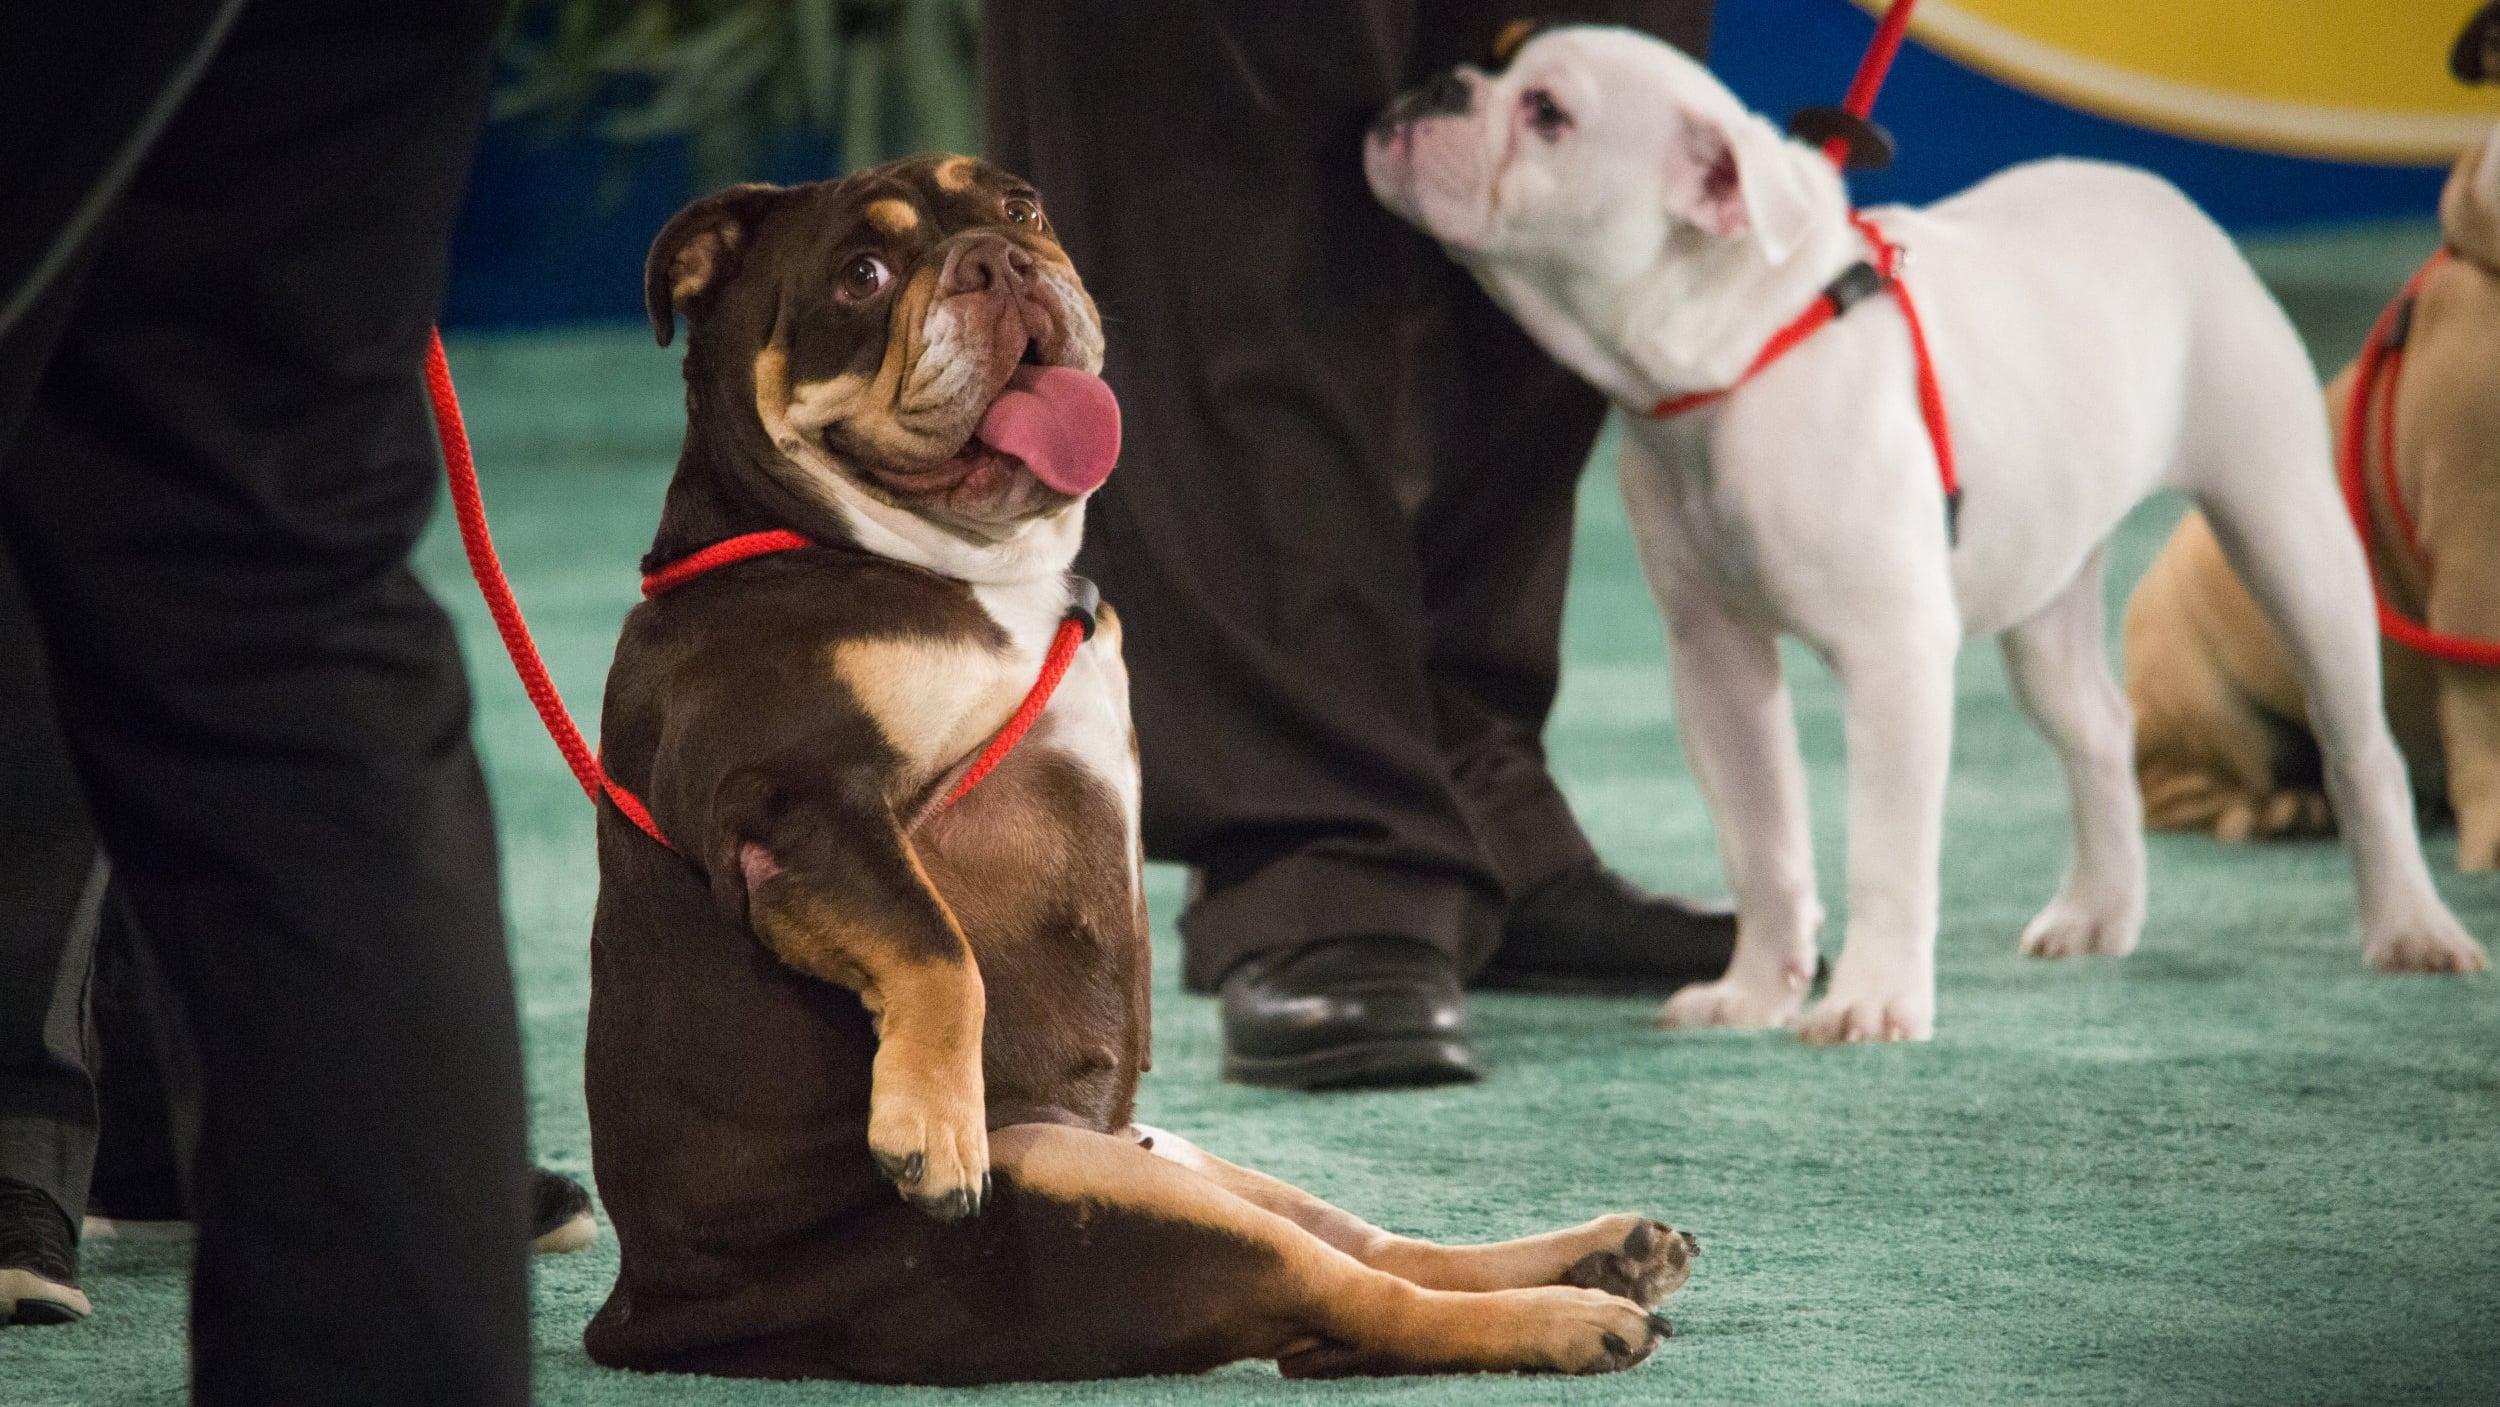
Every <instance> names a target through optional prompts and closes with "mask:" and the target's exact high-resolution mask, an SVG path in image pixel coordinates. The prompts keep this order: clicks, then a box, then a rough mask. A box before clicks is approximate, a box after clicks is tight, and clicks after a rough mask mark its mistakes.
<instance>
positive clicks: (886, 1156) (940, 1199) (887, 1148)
mask: <svg viewBox="0 0 2500 1407" xmlns="http://www.w3.org/2000/svg"><path fill="white" fill-rule="evenodd" d="M869 1104H870V1108H869V1115H868V1151H869V1152H870V1153H871V1154H873V1155H874V1156H875V1157H876V1160H877V1168H878V1170H879V1171H881V1172H883V1173H884V1174H885V1176H886V1179H887V1180H888V1181H890V1182H892V1183H893V1184H894V1187H895V1190H896V1191H899V1192H901V1193H902V1194H903V1200H905V1201H907V1202H909V1203H911V1204H912V1205H913V1206H914V1207H917V1208H919V1209H920V1210H921V1211H923V1212H925V1213H927V1214H928V1215H930V1216H932V1217H935V1218H937V1219H938V1220H939V1221H960V1220H962V1219H963V1218H965V1217H968V1216H972V1215H974V1214H975V1213H977V1212H979V1211H980V1210H981V1203H982V1202H983V1201H984V1200H985V1199H986V1198H987V1197H988V1196H989V1189H990V1138H989V1130H988V1129H987V1127H985V1126H984V1124H983V1109H982V1104H981V1101H980V1100H979V1099H977V1098H976V1099H973V1100H972V1101H971V1102H970V1107H969V1108H965V1107H962V1106H961V1105H960V1104H959V1103H948V1104H938V1103H932V1102H929V1101H926V1100H923V1099H919V1098H916V1097H913V1096H910V1095H905V1094H901V1093H887V1092H885V1091H883V1090H880V1091H879V1092H877V1093H876V1094H875V1095H873V1096H871V1098H870V1101H869Z"/></svg>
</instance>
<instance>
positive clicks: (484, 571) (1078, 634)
mask: <svg viewBox="0 0 2500 1407" xmlns="http://www.w3.org/2000/svg"><path fill="white" fill-rule="evenodd" d="M425 389H426V394H427V396H428V397H429V398H430V399H431V400H432V401H433V404H434V433H435V436H436V438H437V439H438V440H440V442H441V444H442V448H443V477H444V478H445V479H446V480H448V481H449V483H450V485H451V508H452V517H453V518H454V520H455V521H457V522H458V524H459V526H460V546H461V548H462V549H463V550H464V551H465V552H467V554H468V558H469V575H470V576H472V577H474V578H476V580H477V590H478V595H480V596H482V597H484V598H485V600H486V611H487V614H489V615H491V616H493V617H494V619H495V633H496V634H497V635H500V636H501V637H503V648H504V653H505V654H506V655H508V656H510V657H511V659H512V670H513V672H514V673H515V674H518V675H519V676H520V677H521V688H522V690H523V691H524V692H526V693H527V694H528V695H529V699H530V706H531V707H533V708H535V709H537V710H538V720H539V722H541V723H543V724H545V725H546V728H547V736H548V737H549V738H551V739H553V740H554V741H555V745H556V751H558V752H560V753H562V754H564V765H565V766H567V767H569V768H571V769H572V772H573V779H574V780H575V781H577V782H579V783H580V784H581V788H582V792H583V794H584V795H586V796H588V797H589V798H590V799H591V801H592V802H593V803H594V804H595V803H597V801H598V800H599V798H600V797H602V796H604V797H606V798H607V799H608V800H609V801H610V802H611V803H612V804H614V805H615V807H616V809H617V811H618V813H619V814H621V815H623V816H624V817H625V819H626V820H628V821H630V822H632V823H633V825H634V828H635V829H636V830H639V831H641V832H642V833H643V834H644V835H647V836H649V837H651V838H652V839H653V840H656V841H658V842H659V843H660V844H661V845H664V846H666V847H667V848H669V849H670V850H675V849H676V848H677V847H676V845H675V844H674V843H672V842H671V841H670V840H669V838H668V836H667V835H666V834H665V833H664V832H662V831H661V829H660V826H659V823H658V822H657V821H654V820H652V819H651V810H650V808H649V807H647V806H645V805H643V803H642V798H641V797H638V796H636V795H634V794H633V793H632V792H631V791H628V790H626V789H625V788H624V787H623V786H622V785H620V784H619V783H618V782H617V781H616V779H615V778H613V777H610V776H609V775H608V774H607V769H606V768H605V767H603V766H601V765H600V762H599V757H598V755H597V754H596V753H594V752H592V751H591V749H590V744H589V742H588V741H586V740H585V739H584V738H583V737H582V730H581V728H580V727H579V726H578V725H576V724H575V723H574V722H573V716H572V715H571V714H570V713H567V712H566V711H565V708H564V699H563V698H562V696H560V695H559V694H557V693H556V685H555V680H554V679H553V678H551V677H549V675H548V673H547V663H546V661H545V660H544V659H541V658H540V657H539V653H538V644H537V642H536V641H535V640H532V639H531V638H530V631H529V625H528V623H527V622H525V621H523V620H522V619H521V606H520V603H519V602H518V601H516V600H514V599H513V596H512V583H511V582H510V581H508V580H506V579H505V577H504V571H503V562H502V559H500V558H499V557H497V556H496V555H495V539H494V535H493V534H492V533H490V532H488V531H487V527H486V499H485V495H484V494H483V493H482V492H481V491H480V490H479V488H478V481H477V460H476V458H475V457H474V456H473V455H472V454H471V453H470V450H469V431H468V427H467V425H466V424H465V423H464V422H463V421H462V420H461V418H460V397H459V394H458V393H457V392H456V391H455V390H454V389H453V387H452V384H451V364H450V362H449V361H447V360H446V359H445V358H444V356H443V338H442V334H441V333H439V332H437V333H433V334H431V336H430V340H429V341H428V343H427V346H426V352H425ZM814 545H815V544H814V543H812V542H810V541H809V540H808V539H807V538H805V537H803V536H801V535H800V534H798V533H794V532H790V531H788V530H786V529H774V530H772V531H770V532H755V533H744V534H741V535H739V536H737V537H733V538H728V539H725V540H723V541H720V542H716V543H713V544H712V545H711V546H709V547H706V548H704V549H702V550H701V551H699V552H695V553H691V554H689V555H687V556H685V557H681V558H679V559H677V560H676V561H674V562H670V563H668V564H667V565H665V566H663V567H661V568H660V569H659V570H658V571H655V572H653V573H651V574H650V575H648V576H646V577H644V578H643V579H642V594H643V597H644V598H645V599H646V600H647V599H649V598H651V597H654V596H658V595H661V594H662V593H664V592H668V591H673V590H675V589H677V588H678V587H680V586H683V585H685V584H686V583H687V582H690V581H692V580H694V579H695V578H697V577H699V576H702V575H703V574H704V573H706V572H713V571H718V570H720V569H721V568H722V567H726V566H729V565H731V564H733V563H737V562H744V561H747V560H749V559H751V558H755V557H762V556H767V555H770V554H772V553H776V552H793V551H797V550H798V549H800V548H804V547H812V546H814ZM1094 611H1095V597H1094V592H1093V587H1092V585H1091V584H1090V583H1086V582H1083V581H1080V582H1079V583H1078V590H1077V598H1076V601H1075V602H1074V603H1073V604H1072V605H1071V606H1070V607H1069V610H1068V618H1067V619H1065V620H1063V621H1061V622H1060V623H1059V629H1058V631H1057V633H1056V634H1054V635H1053V636H1052V637H1051V642H1050V651H1049V653H1048V654H1046V655H1045V656H1043V659H1042V671H1041V675H1040V677H1038V678H1036V679H1035V680H1034V681H1033V687H1032V688H1031V689H1029V690H1027V691H1026V693H1025V696H1024V701H1023V702H1022V703H1020V704H1018V705H1017V706H1016V711H1015V713H1014V714H1013V715H1012V716H1010V717H1009V718H1008V720H1007V722H1006V725H1005V726H1004V727H1001V728H1000V729H999V730H998V731H997V732H996V733H994V734H992V735H991V737H990V740H989V743H988V745H987V746H985V747H983V748H982V749H981V752H980V755H979V756H977V757H975V758H974V759H973V760H972V764H971V765H970V766H969V767H967V768H966V769H965V770H964V774H963V776H962V777H961V778H960V779H959V780H957V781H956V783H955V785H954V786H953V787H951V788H949V789H948V790H947V792H946V794H945V795H944V796H942V797H940V798H938V799H937V801H935V802H934V803H932V804H931V805H929V806H928V807H927V808H926V809H924V810H923V811H922V812H921V813H920V815H919V816H918V817H917V818H916V819H915V821H914V824H915V825H916V824H918V823H919V822H920V821H925V820H927V819H928V818H929V817H931V816H934V815H936V814H938V813H939V812H941V811H944V810H945V809H946V808H947V807H949V806H952V805H954V804H955V803H956V802H958V801H960V800H962V799H963V797H964V794H965V793H966V792H969V791H971V790H972V789H973V787H975V786H977V785H979V784H980V782H981V779H982V778H984V777H987V776H988V775H989V774H990V773H991V772H993V771H996V770H997V768H998V764H999V763H1000V762H1002V761H1004V760H1005V759H1006V756H1007V754H1008V753H1010V752H1012V751H1014V750H1015V746H1016V744H1017V743H1019V742H1022V741H1023V740H1024V735H1025V734H1027V733H1029V732H1031V731H1032V730H1033V725H1034V724H1035V723H1036V722H1038V721H1040V719H1041V716H1042V711H1043V710H1044V709H1046V708H1048V707H1049V706H1050V699H1051V695H1052V694H1054V693H1056V692H1057V691H1058V688H1059V683H1060V681H1061V680H1062V679H1065V678H1066V677H1067V673H1068V667H1069V665H1070V664H1072V663H1074V662H1075V659H1076V652H1077V650H1078V648H1079V647H1081V646H1082V645H1083V644H1084V643H1085V642H1086V641H1087V640H1088V639H1090V638H1092V636H1093V633H1094Z"/></svg>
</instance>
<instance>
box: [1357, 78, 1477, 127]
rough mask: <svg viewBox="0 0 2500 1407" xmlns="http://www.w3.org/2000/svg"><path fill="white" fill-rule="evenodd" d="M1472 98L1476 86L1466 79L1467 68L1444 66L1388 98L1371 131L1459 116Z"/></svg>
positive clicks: (1471, 104) (1467, 107) (1473, 103)
mask: <svg viewBox="0 0 2500 1407" xmlns="http://www.w3.org/2000/svg"><path fill="white" fill-rule="evenodd" d="M1475 101H1476V85H1475V84H1474V83H1473V82H1471V81H1469V79H1468V75H1467V70H1465V69H1463V68H1451V69H1444V70H1442V71H1441V72H1439V73H1437V74H1434V75H1433V76H1432V77H1431V78H1429V79H1427V80H1425V81H1424V82H1422V83H1419V84H1417V85H1416V86H1414V87H1412V88H1409V89H1407V90H1406V91H1405V92H1403V93H1400V94H1398V95H1397V97H1396V98H1394V99H1392V100H1391V101H1390V103H1389V106H1388V108H1387V109H1386V110H1384V111H1383V112H1382V113H1381V114H1380V120H1379V121H1377V122H1375V123H1373V124H1372V130H1373V131H1375V132H1382V133H1386V132H1388V131H1389V130H1390V129H1392V128H1395V127H1399V126H1401V125H1403V124H1405V123H1409V122H1413V121H1416V120H1418V119H1420V118H1426V117H1456V116H1462V115H1464V114H1465V113H1466V112H1467V110H1468V109H1469V108H1471V107H1473V106H1475Z"/></svg>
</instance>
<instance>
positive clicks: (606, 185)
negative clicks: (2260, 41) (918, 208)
mask: <svg viewBox="0 0 2500 1407" xmlns="http://www.w3.org/2000/svg"><path fill="white" fill-rule="evenodd" d="M2374 2H2376V3H2385V2H2386V0H2374ZM1535 8H1536V7H1535V6H1534V5H1523V9H1528V10H1533V9H1535ZM1566 8H1567V7H1566ZM1872 29H1873V21H1872V20H1870V19H1869V18H1868V17H1867V15H1866V14H1865V13H1864V12H1862V11H1860V10H1858V9H1856V8H1855V7H1853V6H1851V5H1850V4H1848V3H1847V0H1723V3H1721V4H1720V6H1719V12H1718V20H1717V34H1716V38H1715V39H1714V41H1713V44H1712V51H1711V56H1710V58H1711V66H1712V67H1713V68H1714V69H1716V70H1717V71H1718V72H1719V74H1720V76H1721V77H1723V78H1724V79H1726V81H1727V83H1728V85H1729V86H1730V87H1732V88H1734V89H1735V90H1736V92H1737V93H1738V94H1740V95H1741V96H1743V97H1744V99H1745V100H1746V101H1747V102H1748V103H1750V104H1751V105H1753V106H1754V107H1755V108H1757V109H1759V110H1761V111H1763V112H1766V113H1770V114H1773V115H1775V116H1784V115H1786V114H1787V113H1790V112H1793V111H1795V110H1796V109H1798V108H1800V107H1806V106H1811V105H1815V104H1829V103H1833V102H1836V101H1838V99H1839V96H1840V94H1841V92H1842V91H1843V90H1844V89H1845V88H1847V86H1848V83H1849V75H1850V73H1851V72H1852V71H1853V70H1854V68H1855V67H1856V65H1857V61H1858V55H1859V53H1860V51H1861V50H1862V49H1863V48H1864V47H1865V44H1866V39H1867V36H1868V35H1869V33H1871V32H1872ZM1876 115H1877V117H1878V118H1879V120H1881V121H1882V122H1883V123H1884V125H1885V126H1887V127H1889V128H1891V129H1892V131H1893V133H1894V135H1895V136H1896V137H1897V138H1899V140H1900V145H1901V158H1900V160H1899V162H1898V163H1897V164H1896V166H1895V167H1894V168H1893V169H1892V170H1889V171H1884V172H1878V173H1875V174H1872V175H1865V176H1860V177H1859V178H1857V190H1858V195H1859V198H1860V199H1861V200H1863V201H1865V202H1867V203H1869V204H1876V203H1882V202H1886V201H1897V200H1908V201H1922V200H1929V199H1933V198H1935V197H1936V196H1939V195H1943V194H1947V193H1949V192H1952V191H1955V190H1959V189H1961V188H1962V187H1964V186H1967V185H1969V184H1970V183H1972V182H1973V181H1976V180H1978V179H1979V178H1980V177H1982V176H1985V175H1987V174H1988V173H1990V172H1992V171H1995V170H1998V169H2000V168H2002V167H2004V166H2007V165H2010V164H2011V163H2013V162H2016V161H2020V160H2024V159H2026V158H2029V157H2037V156H2047V155H2057V154H2063V155H2075V156H2097V157H2104V158H2107V159H2110V160H2114V161H2124V162H2129V163H2132V164H2135V165H2139V166H2146V167H2150V168H2152V169H2154V170H2156V171H2159V172H2161V173H2163V174H2164V175H2166V176H2168V177H2169V178H2170V179H2171V180H2173V181H2175V182H2177V183H2178V184H2179V185H2180V186H2181V187H2182V188H2184V189H2185V190H2186V191H2187V192H2188V194H2189V195H2191V196H2193V197H2195V198H2196V200H2198V201H2199V202H2200V203H2202V204H2203V205H2204V206H2205V208H2206V209H2207V210H2210V211H2212V212H2213V214H2214V215H2215V217H2216V218H2218V219H2220V220H2221V221H2222V222H2223V223H2224V224H2226V225H2229V226H2231V227H2233V228H2234V229H2239V230H2243V231H2249V230H2265V229H2277V228H2283V227H2287V226H2295V225H2310V224H2319V223H2328V222H2339V221H2350V220H2356V219H2373V218H2390V217H2397V216H2405V215H2425V214H2428V213H2430V212H2431V211H2432V210H2434V209H2435V208H2436V206H2437V203H2438V196H2439V186H2440V181H2441V178H2442V175H2443V173H2442V172H2441V171H2439V170H2437V169H2431V168H2421V167H2383V166H2363V165H2348V164H2343V163H2338V162H2327V161H2311V160H2303V159H2299V158H2295V157H2283V156H2270V155H2265V154H2262V153H2257V152H2250V151H2243V150H2238V149H2235V148H2229V147H2223V146H2217V145H2212V144H2209V143H2204V142H2196V141H2189V140H2186V139H2183V138H2178V137H2171V136H2165V135H2162V134H2160V133H2156V132H2150V131H2146V130H2144V129H2141V128H2137V127H2131V126H2128V125H2125V124H2123V123H2119V122H2114V121H2109V120H2106V119H2103V118H2099V117H2094V116H2091V115H2089V114H2086V113H2082V112H2079V111H2076V110H2074V109H2072V108H2068V107H2064V106H2061V105H2059V104H2056V103H2053V102H2049V101H2046V100H2043V99H2041V98H2037V97H2033V96H2031V95H2029V94H2027V93H2023V92H2021V91H2019V90H2017V89H2015V88H2012V87H2009V86H2007V85H2005V84H2003V83H2000V82H1997V81H1996V80H1994V79H1992V78H1989V77H1986V76H1984V75H1982V74H1979V73H1976V72H1974V71H1972V70H1970V69H1967V68H1964V67H1962V66H1960V65H1958V64H1956V63H1954V62H1952V61H1950V60H1948V59H1945V58H1943V57H1941V56H1939V55H1937V54H1935V53H1933V52H1930V51H1929V50H1926V49H1924V48H1921V47H1920V46H1919V45H1918V44H1917V43H1915V42H1913V43H1911V44H1910V45H1908V46H1906V47H1905V48H1904V49H1903V51H1902V54H1901V58H1900V61H1899V62H1898V64H1897V65H1896V66H1895V68H1894V70H1893V76H1892V80H1891V82H1890V83H1889V85H1887V87H1886V88H1885V90H1884V95H1883V100H1882V103H1881V105H1880V106H1879V108H1878V109H1877V114H1876ZM769 164H770V167H771V171H770V173H769V174H770V175H771V176H773V177H774V178H776V179H783V180H805V179H812V178H814V177H817V176H821V175H824V174H828V173H830V172H832V171H834V170H836V169H838V160H837V154H836V153H834V152H832V151H830V150H828V149H826V148H824V147H823V146H822V145H820V144H809V143H805V142H796V141H793V142H790V143H785V144H784V145H783V146H782V147H781V148H780V149H778V150H776V151H775V152H774V153H773V154H772V157H771V161H770V163H769ZM692 181H693V178H692V172H691V167H690V165H689V163H688V162H687V160H686V156H685V153H684V151H683V150H682V149H680V148H677V147H673V146H656V147H642V148H634V149H632V150H630V151H622V150H619V149H615V148H610V147H606V146H602V145H599V144H597V143H594V142H592V141H589V140H587V139H584V138H579V137H574V138H566V139H563V140H558V141H553V142H550V141H548V140H547V139H546V138H545V135H544V133H542V132H540V131H539V130H537V129H534V128H533V127H531V126H529V125H528V124H524V123H502V124H498V125H497V126H495V127H493V128H492V129H490V130H489V131H488V133H487V135H486V140H485V143H484V147H483V149H482V150H481V152H480V154H479V160H478V166H477V176H476V181H475V183H474V185H473V187H472V190H471V194H470V199H469V204H468V208H467V209H466V211H465V212H464V213H463V215H462V218H461V221H460V225H459V229H458V231H457V233H456V234H455V236H454V239H453V246H452V259H453V268H452V285H451V291H450V295H449V299H448V303H447V307H446V309H445V318H444V320H445V322H446V323H449V324H452V325H457V326H471V327H474V326H526V325H532V324H544V323H555V322H572V321H582V320H616V319H636V318H639V317H641V315H642V309H641V297H642V292H641V278H642V256H643V252H644V250H645V249H646V248H647V247H648V245H649V243H650V239H651V236H652V235H653V234H654V233H655V232H657V231H658V229H659V227H660V225H661V223H662V222H663V221H665V220H666V219H667V218H668V216H669V214H670V213H671V212H672V211H674V210H675V209H676V208H677V207H678V206H679V205H681V204H683V203H684V202H685V201H686V200H687V199H689V198H690V197H691V196H692V195H693V194H694V193H695V192H694V191H693V189H692Z"/></svg>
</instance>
